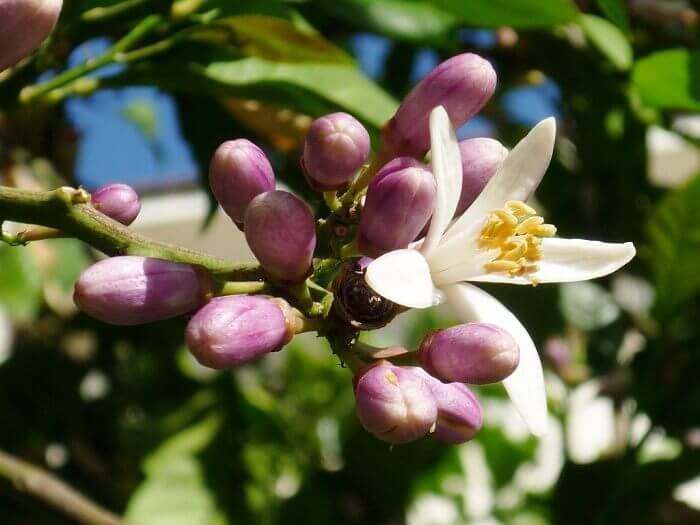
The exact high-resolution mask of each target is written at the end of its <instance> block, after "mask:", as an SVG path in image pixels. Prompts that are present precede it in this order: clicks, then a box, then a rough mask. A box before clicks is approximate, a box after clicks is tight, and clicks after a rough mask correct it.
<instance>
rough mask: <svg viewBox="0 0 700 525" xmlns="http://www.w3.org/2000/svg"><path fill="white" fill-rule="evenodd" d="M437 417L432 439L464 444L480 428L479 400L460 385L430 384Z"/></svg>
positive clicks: (434, 382) (437, 382)
mask: <svg viewBox="0 0 700 525" xmlns="http://www.w3.org/2000/svg"><path fill="white" fill-rule="evenodd" d="M430 386H431V390H432V392H433V396H434V397H435V403H436V404H437V409H438V416H437V424H436V425H435V433H434V434H433V437H435V439H437V440H439V441H444V442H445V443H464V442H466V441H469V440H470V439H472V438H473V437H474V436H475V435H476V434H477V433H478V432H479V429H480V428H481V423H482V415H481V405H480V404H479V400H478V399H477V398H476V396H475V395H474V394H473V393H472V391H471V390H469V389H468V388H467V386H466V385H464V384H462V383H447V384H445V383H442V382H440V381H438V380H437V379H435V380H433V382H431V383H430Z"/></svg>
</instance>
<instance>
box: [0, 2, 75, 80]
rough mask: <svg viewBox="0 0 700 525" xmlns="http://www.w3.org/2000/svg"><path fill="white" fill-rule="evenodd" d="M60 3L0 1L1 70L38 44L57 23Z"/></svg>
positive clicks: (17, 60) (18, 59) (25, 54)
mask: <svg viewBox="0 0 700 525" xmlns="http://www.w3.org/2000/svg"><path fill="white" fill-rule="evenodd" d="M62 5H63V2H62V0H3V1H2V2H0V71H2V70H4V69H6V68H8V67H10V66H13V65H14V64H16V63H17V62H19V61H20V60H21V59H22V58H24V57H25V56H27V55H29V54H30V53H31V52H32V51H34V50H35V49H36V48H37V47H39V44H41V42H42V41H43V40H44V39H45V38H46V37H47V36H49V33H51V31H52V30H53V28H54V26H55V25H56V21H57V20H58V15H59V14H60V12H61V6H62Z"/></svg>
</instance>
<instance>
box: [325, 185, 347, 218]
mask: <svg viewBox="0 0 700 525" xmlns="http://www.w3.org/2000/svg"><path fill="white" fill-rule="evenodd" d="M323 200H324V201H325V202H326V206H328V209H329V210H331V212H333V213H335V212H337V211H340V209H341V208H342V207H343V203H342V202H340V199H338V194H337V192H336V191H335V190H333V191H324V192H323Z"/></svg>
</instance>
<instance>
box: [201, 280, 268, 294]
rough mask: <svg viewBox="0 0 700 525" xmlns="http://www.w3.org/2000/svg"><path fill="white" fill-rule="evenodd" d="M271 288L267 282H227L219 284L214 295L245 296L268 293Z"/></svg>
mask: <svg viewBox="0 0 700 525" xmlns="http://www.w3.org/2000/svg"><path fill="white" fill-rule="evenodd" d="M270 291H271V287H270V285H269V284H268V283H266V282H265V281H226V282H222V283H219V284H218V286H217V287H216V290H215V292H214V295H216V296H217V297H218V296H221V295H244V294H258V293H268V292H270Z"/></svg>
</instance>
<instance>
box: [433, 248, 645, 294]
mask: <svg viewBox="0 0 700 525" xmlns="http://www.w3.org/2000/svg"><path fill="white" fill-rule="evenodd" d="M495 253H496V252H495V251H490V252H482V254H479V255H478V256H475V257H473V258H470V260H467V261H464V262H462V263H460V264H454V265H452V266H450V267H449V268H446V269H444V270H440V271H438V270H437V269H436V267H434V265H433V264H432V262H431V265H430V266H431V269H432V272H433V273H432V275H433V282H434V283H435V286H445V285H449V284H454V283H457V282H461V281H472V282H479V283H503V284H530V285H531V284H532V283H533V280H532V279H530V278H528V277H525V276H523V277H518V276H511V275H508V274H506V273H485V272H484V269H483V267H484V264H485V263H487V262H489V261H491V260H492V259H493V257H494V254H495ZM635 253H636V250H635V249H634V245H633V244H632V243H631V242H626V243H617V244H616V243H606V242H599V241H585V240H582V239H560V238H550V239H542V260H541V261H538V262H537V265H538V266H539V267H540V269H539V271H537V272H535V273H533V274H532V277H533V278H535V281H536V282H537V283H569V282H574V281H587V280H589V279H596V278H598V277H603V276H604V275H608V274H611V273H613V272H614V271H616V270H618V269H620V268H621V267H622V266H624V265H625V264H627V263H628V262H630V261H631V260H632V258H633V257H634V255H635ZM446 260H448V259H446ZM441 262H442V261H441Z"/></svg>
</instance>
